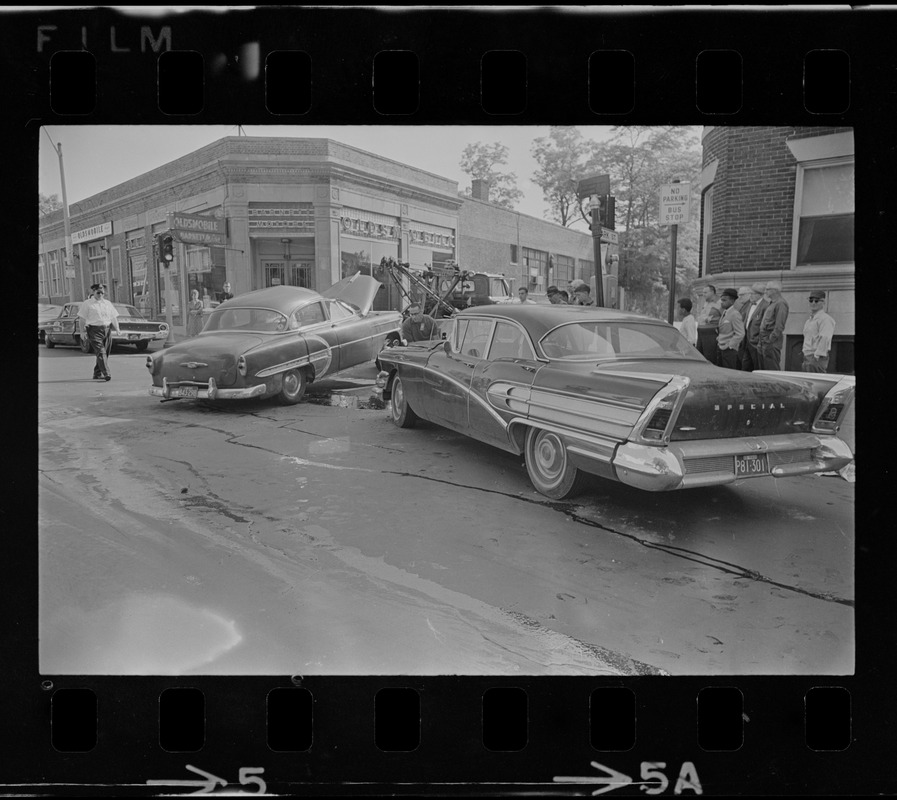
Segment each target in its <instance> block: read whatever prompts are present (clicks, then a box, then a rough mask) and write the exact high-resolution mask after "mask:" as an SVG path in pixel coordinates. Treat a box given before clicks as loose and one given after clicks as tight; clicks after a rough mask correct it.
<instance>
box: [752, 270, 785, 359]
mask: <svg viewBox="0 0 897 800" xmlns="http://www.w3.org/2000/svg"><path fill="white" fill-rule="evenodd" d="M766 299H767V300H768V301H769V304H768V305H767V306H766V309H765V310H764V312H763V319H761V320H760V334H759V337H760V338H759V341H758V344H757V349H758V350H759V351H760V358H761V360H762V362H763V369H781V368H782V343H783V342H784V341H785V325H786V324H787V323H788V312H789V308H788V302H787V301H786V300H785V298H784V297H782V284H781V283H779V282H778V281H767V283H766Z"/></svg>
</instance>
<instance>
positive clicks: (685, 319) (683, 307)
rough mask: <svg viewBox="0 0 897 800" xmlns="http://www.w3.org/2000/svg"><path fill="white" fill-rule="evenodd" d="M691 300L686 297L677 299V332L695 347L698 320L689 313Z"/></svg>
mask: <svg viewBox="0 0 897 800" xmlns="http://www.w3.org/2000/svg"><path fill="white" fill-rule="evenodd" d="M691 309H692V302H691V300H690V299H689V298H688V297H683V298H681V299H680V300H679V319H680V322H679V325H678V326H677V327H678V328H679V332H680V333H681V334H682V335H683V336H684V337H685V338H686V339H687V340H688V343H689V344H690V345H691V346H692V347H695V346H696V345H697V343H698V322H697V320H696V319H695V318H694V316H692V313H691Z"/></svg>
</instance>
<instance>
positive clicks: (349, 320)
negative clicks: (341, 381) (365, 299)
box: [324, 299, 376, 369]
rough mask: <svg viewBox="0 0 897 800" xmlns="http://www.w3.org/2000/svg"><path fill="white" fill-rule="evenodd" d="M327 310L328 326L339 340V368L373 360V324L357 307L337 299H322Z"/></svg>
mask: <svg viewBox="0 0 897 800" xmlns="http://www.w3.org/2000/svg"><path fill="white" fill-rule="evenodd" d="M324 306H325V307H326V309H327V311H328V312H329V316H330V327H331V329H332V330H333V331H334V333H335V334H336V337H337V341H338V342H339V364H340V366H339V368H340V369H348V368H349V367H354V366H356V365H357V364H366V363H367V362H368V361H373V360H374V356H375V355H376V353H375V352H374V337H373V335H372V334H373V326H372V325H371V322H370V321H369V320H368V319H366V318H365V317H362V316H361V314H360V313H359V312H358V310H357V309H355V308H353V307H352V306H350V305H348V304H347V303H344V302H341V301H339V300H329V299H328V300H324Z"/></svg>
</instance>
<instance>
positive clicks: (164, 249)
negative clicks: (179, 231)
mask: <svg viewBox="0 0 897 800" xmlns="http://www.w3.org/2000/svg"><path fill="white" fill-rule="evenodd" d="M161 254H162V260H163V261H167V262H168V263H169V264H170V263H171V262H172V261H174V239H173V238H172V237H171V234H170V233H166V234H165V235H164V236H163V237H162V242H161Z"/></svg>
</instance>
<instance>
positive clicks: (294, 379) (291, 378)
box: [283, 373, 299, 394]
mask: <svg viewBox="0 0 897 800" xmlns="http://www.w3.org/2000/svg"><path fill="white" fill-rule="evenodd" d="M283 388H284V389H285V390H286V392H287V394H296V392H297V391H299V377H298V376H297V375H296V374H295V373H291V374H289V375H285V376H284V379H283Z"/></svg>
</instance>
